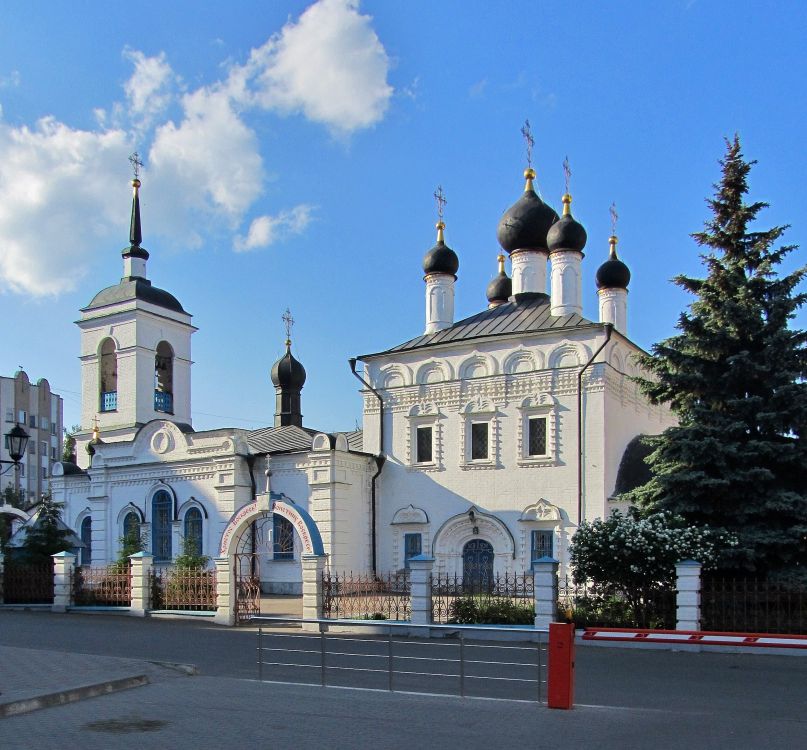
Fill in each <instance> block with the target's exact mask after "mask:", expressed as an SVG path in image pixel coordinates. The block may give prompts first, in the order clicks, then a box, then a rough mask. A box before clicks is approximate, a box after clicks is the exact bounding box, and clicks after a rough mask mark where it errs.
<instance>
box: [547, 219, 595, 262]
mask: <svg viewBox="0 0 807 750" xmlns="http://www.w3.org/2000/svg"><path fill="white" fill-rule="evenodd" d="M587 239H588V235H587V234H586V230H585V228H584V227H583V225H582V224H581V223H580V222H578V221H575V219H574V217H573V216H572V215H571V214H564V215H563V216H561V217H560V219H559V220H558V221H556V222H555V223H554V224H553V225H552V227H551V228H550V230H549V232H548V233H547V235H546V245H547V247H548V248H549V252H550V253H552V252H555V251H556V250H577V251H578V252H583V248H584V247H585V246H586V240H587Z"/></svg>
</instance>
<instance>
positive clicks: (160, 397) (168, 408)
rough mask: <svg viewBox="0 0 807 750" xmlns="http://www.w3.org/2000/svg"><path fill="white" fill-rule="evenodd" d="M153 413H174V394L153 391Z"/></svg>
mask: <svg viewBox="0 0 807 750" xmlns="http://www.w3.org/2000/svg"><path fill="white" fill-rule="evenodd" d="M154 411H162V412H165V413H166V414H173V413H174V394H173V393H165V392H164V391H154Z"/></svg>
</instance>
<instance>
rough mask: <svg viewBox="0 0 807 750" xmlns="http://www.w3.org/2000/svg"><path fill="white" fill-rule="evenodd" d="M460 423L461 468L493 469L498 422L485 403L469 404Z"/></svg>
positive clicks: (496, 453) (492, 411)
mask: <svg viewBox="0 0 807 750" xmlns="http://www.w3.org/2000/svg"><path fill="white" fill-rule="evenodd" d="M463 415H464V417H463V420H462V422H461V431H462V432H461V442H460V449H461V465H462V467H463V468H474V467H482V468H495V467H496V466H497V462H498V459H499V455H498V453H499V451H498V445H499V435H498V430H499V422H498V419H497V418H496V411H495V409H494V408H493V407H492V406H491V405H490V404H487V403H484V402H481V403H480V402H477V403H474V404H469V405H468V406H466V407H465V409H463Z"/></svg>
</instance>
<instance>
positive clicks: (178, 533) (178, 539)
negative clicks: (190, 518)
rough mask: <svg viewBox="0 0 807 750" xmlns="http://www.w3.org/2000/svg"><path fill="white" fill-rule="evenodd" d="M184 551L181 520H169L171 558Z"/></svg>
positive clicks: (173, 558)
mask: <svg viewBox="0 0 807 750" xmlns="http://www.w3.org/2000/svg"><path fill="white" fill-rule="evenodd" d="M183 552H184V550H183V549H182V521H171V559H172V560H175V559H176V558H177V557H179V555H181V554H182V553H183Z"/></svg>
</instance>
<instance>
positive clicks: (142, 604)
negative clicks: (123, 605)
mask: <svg viewBox="0 0 807 750" xmlns="http://www.w3.org/2000/svg"><path fill="white" fill-rule="evenodd" d="M129 562H130V563H131V567H130V569H129V571H130V572H129V574H130V576H131V586H132V603H131V606H130V608H129V614H130V615H133V616H134V617H145V616H146V612H147V611H148V610H149V609H151V585H150V583H151V582H150V580H149V579H150V573H151V568H152V566H153V565H154V558H153V557H152V556H151V555H150V554H149V553H148V552H135V554H133V555H129Z"/></svg>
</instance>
